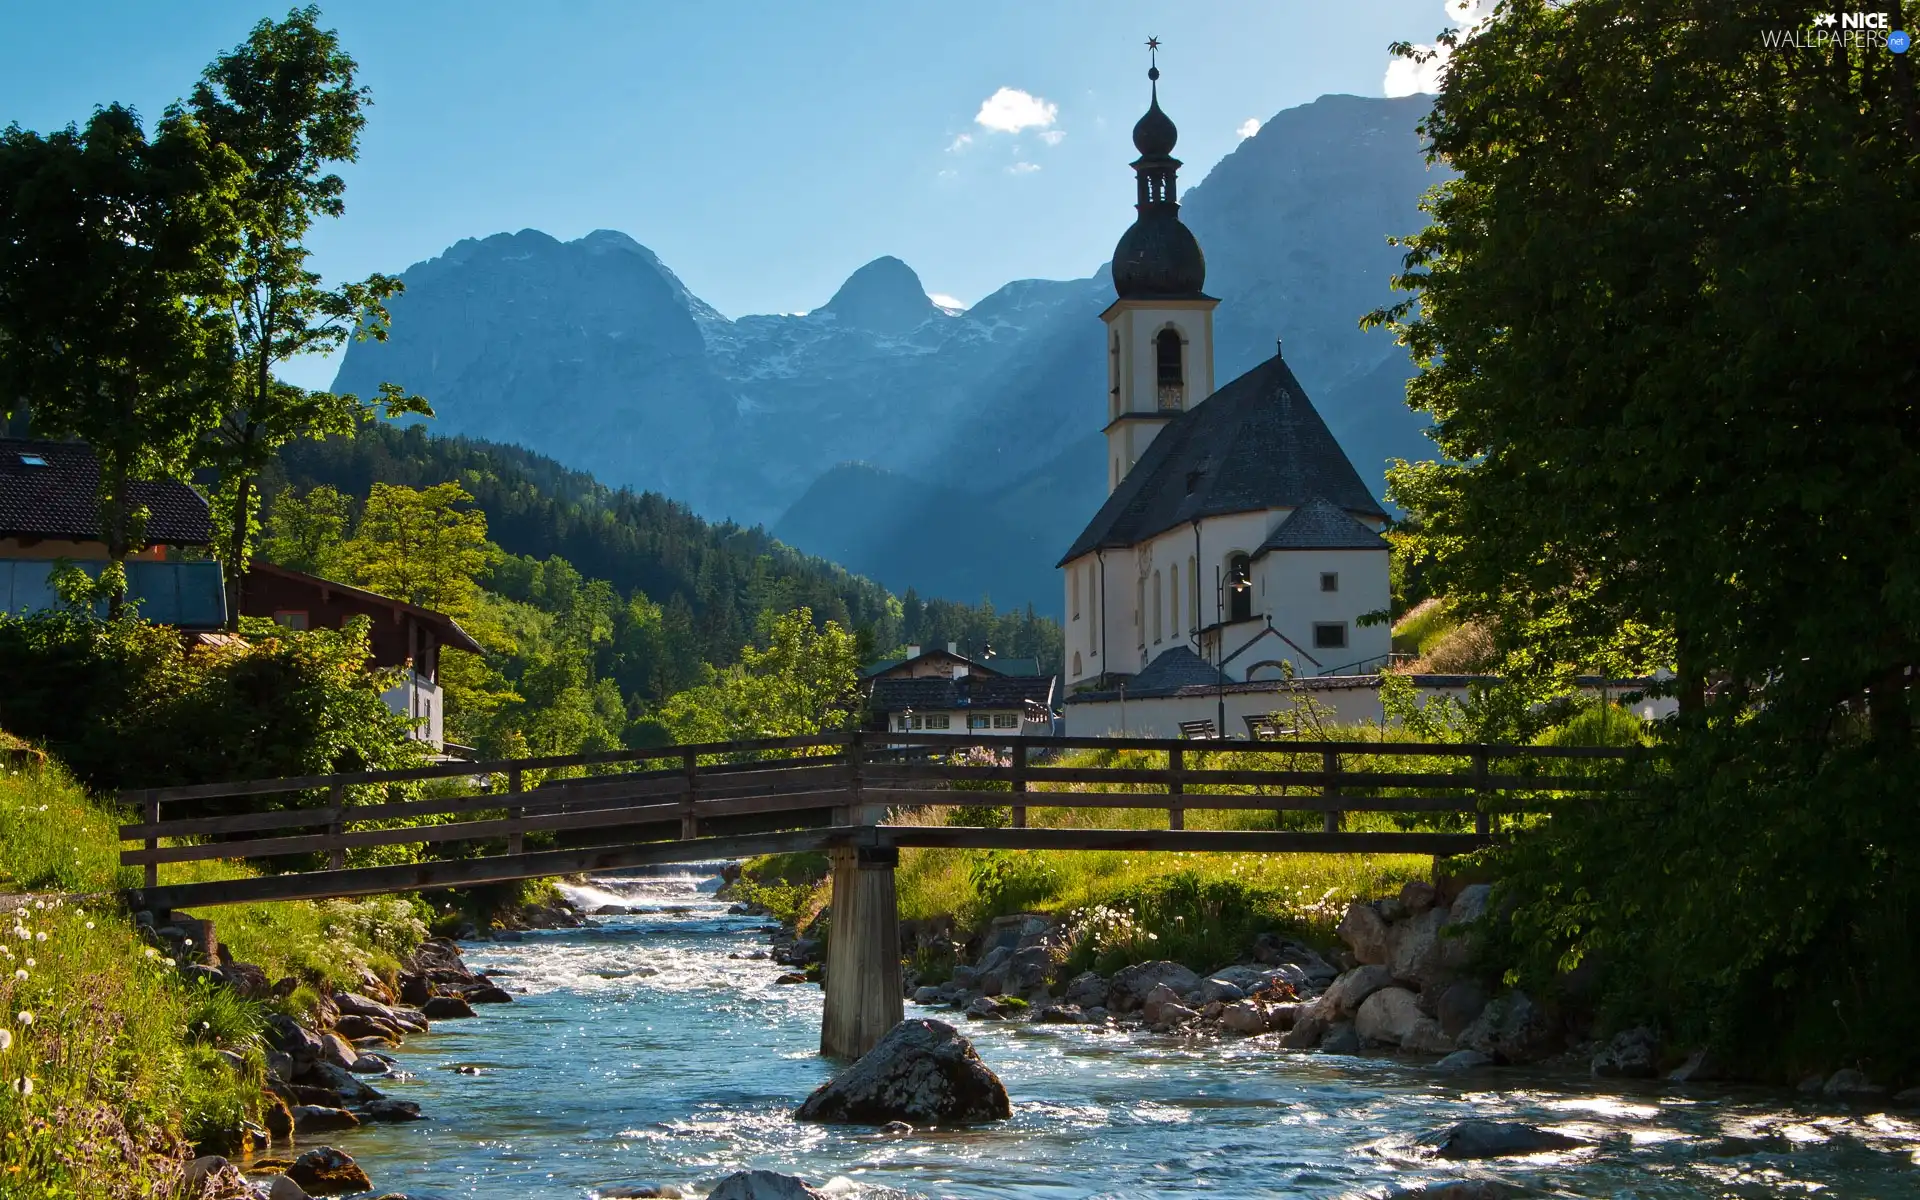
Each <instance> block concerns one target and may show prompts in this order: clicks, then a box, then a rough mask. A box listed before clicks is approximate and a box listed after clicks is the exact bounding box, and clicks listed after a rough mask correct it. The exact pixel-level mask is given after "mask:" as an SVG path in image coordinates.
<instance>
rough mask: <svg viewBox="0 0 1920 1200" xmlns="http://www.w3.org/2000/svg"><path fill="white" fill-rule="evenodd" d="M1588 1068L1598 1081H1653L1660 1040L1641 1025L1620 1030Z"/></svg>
mask: <svg viewBox="0 0 1920 1200" xmlns="http://www.w3.org/2000/svg"><path fill="white" fill-rule="evenodd" d="M1590 1066H1591V1068H1592V1070H1593V1073H1594V1075H1595V1076H1596V1077H1598V1078H1601V1079H1652V1078H1653V1077H1654V1076H1655V1075H1657V1074H1659V1068H1660V1038H1659V1036H1658V1035H1657V1034H1655V1033H1654V1032H1653V1030H1651V1029H1648V1028H1647V1027H1646V1026H1644V1025H1638V1026H1635V1027H1634V1028H1632V1029H1623V1030H1621V1031H1620V1032H1619V1033H1616V1034H1614V1035H1613V1040H1612V1041H1610V1042H1608V1043H1607V1048H1606V1049H1604V1050H1602V1051H1601V1052H1600V1053H1598V1054H1596V1055H1594V1056H1593V1062H1592V1063H1591V1064H1590Z"/></svg>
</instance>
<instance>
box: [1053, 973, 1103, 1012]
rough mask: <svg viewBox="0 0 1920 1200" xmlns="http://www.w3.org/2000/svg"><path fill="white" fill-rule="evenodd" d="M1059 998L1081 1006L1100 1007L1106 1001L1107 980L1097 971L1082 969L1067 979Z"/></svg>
mask: <svg viewBox="0 0 1920 1200" xmlns="http://www.w3.org/2000/svg"><path fill="white" fill-rule="evenodd" d="M1060 998H1061V999H1062V1000H1064V1001H1066V1002H1067V1003H1068V1004H1078V1005H1079V1006H1080V1007H1081V1008H1099V1007H1102V1006H1104V1005H1105V1004H1106V1002H1107V981H1106V980H1105V979H1104V978H1103V977H1101V976H1100V975H1099V974H1098V973H1097V972H1094V971H1082V972H1080V973H1079V974H1078V975H1075V976H1074V977H1073V978H1072V979H1069V980H1068V981H1067V986H1066V990H1065V991H1064V992H1062V993H1061V997H1060Z"/></svg>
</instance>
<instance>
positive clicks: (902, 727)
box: [899, 717, 907, 733]
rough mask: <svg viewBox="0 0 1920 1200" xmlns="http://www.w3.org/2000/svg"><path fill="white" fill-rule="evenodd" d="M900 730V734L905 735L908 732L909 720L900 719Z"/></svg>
mask: <svg viewBox="0 0 1920 1200" xmlns="http://www.w3.org/2000/svg"><path fill="white" fill-rule="evenodd" d="M899 728H900V732H902V733H905V732H906V731H907V719H906V718H905V717H901V718H900V726H899Z"/></svg>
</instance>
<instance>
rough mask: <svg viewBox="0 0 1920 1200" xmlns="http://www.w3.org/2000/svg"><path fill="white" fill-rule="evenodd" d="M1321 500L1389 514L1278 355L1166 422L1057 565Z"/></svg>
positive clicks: (1377, 514)
mask: <svg viewBox="0 0 1920 1200" xmlns="http://www.w3.org/2000/svg"><path fill="white" fill-rule="evenodd" d="M1315 497H1325V498H1326V499H1327V500H1329V501H1331V502H1332V503H1333V504H1334V505H1335V506H1337V507H1339V508H1343V509H1345V510H1347V511H1348V512H1352V513H1361V514H1365V515H1367V516H1374V517H1380V518H1382V519H1384V518H1385V517H1386V515H1387V514H1386V511H1385V510H1384V509H1382V508H1381V507H1380V502H1379V501H1378V500H1375V499H1374V498H1373V493H1372V492H1371V491H1369V490H1368V489H1367V485H1366V484H1365V483H1363V482H1362V481H1361V479H1360V473H1359V472H1357V471H1355V470H1354V469H1353V464H1352V463H1351V462H1349V461H1347V455H1346V452H1345V451H1343V450H1341V449H1340V443H1339V442H1336V441H1334V439H1333V434H1332V432H1330V431H1329V430H1328V429H1327V424H1326V422H1325V421H1322V420H1321V419H1320V414H1319V413H1317V412H1315V411H1314V408H1313V404H1312V403H1311V402H1310V401H1308V399H1307V394H1306V392H1305V391H1303V390H1302V389H1301V387H1300V381H1299V380H1297V379H1295V378H1294V377H1293V372H1292V371H1290V370H1288V369H1287V364H1286V363H1285V362H1284V361H1282V360H1281V358H1280V356H1279V355H1277V354H1276V355H1274V356H1273V357H1272V358H1270V359H1268V360H1267V361H1266V362H1263V363H1261V364H1260V365H1259V366H1257V367H1255V368H1253V370H1251V371H1248V372H1247V373H1246V374H1245V375H1242V376H1241V377H1240V378H1238V379H1236V380H1234V381H1233V382H1232V383H1229V384H1228V385H1226V386H1225V387H1223V388H1221V389H1219V390H1218V391H1216V392H1214V393H1213V395H1211V396H1209V397H1207V398H1206V399H1205V400H1203V401H1201V402H1200V403H1199V404H1196V405H1194V406H1193V407H1192V408H1190V409H1188V410H1187V411H1186V412H1184V413H1181V414H1180V415H1179V416H1177V417H1175V418H1174V419H1173V420H1171V421H1169V422H1167V425H1166V428H1164V429H1162V430H1161V431H1160V434H1159V436H1157V437H1155V438H1154V439H1153V444H1152V445H1151V446H1148V447H1147V452H1146V453H1145V454H1144V455H1142V456H1141V457H1140V461H1139V462H1138V463H1136V464H1134V467H1133V470H1131V471H1129V472H1127V477H1126V478H1125V479H1124V480H1122V481H1121V483H1120V486H1119V487H1118V488H1116V489H1114V493H1113V495H1111V496H1109V497H1107V502H1106V503H1105V504H1103V505H1101V506H1100V511H1099V512H1098V513H1095V514H1094V517H1093V520H1092V521H1091V522H1089V523H1088V525H1087V528H1086V531H1085V532H1083V533H1082V534H1081V535H1080V537H1079V539H1078V540H1076V541H1075V542H1074V543H1073V548H1072V549H1070V550H1068V551H1067V552H1066V554H1065V555H1064V556H1062V557H1061V559H1060V562H1059V564H1058V565H1060V566H1065V565H1066V564H1067V563H1069V562H1071V561H1072V560H1074V559H1076V558H1079V557H1080V556H1081V555H1083V554H1087V553H1090V552H1091V551H1093V550H1096V549H1100V548H1105V547H1113V546H1133V545H1137V544H1139V543H1140V542H1144V541H1146V540H1147V539H1148V538H1150V537H1153V536H1154V535H1155V534H1159V533H1164V532H1166V531H1167V530H1169V529H1172V528H1173V527H1174V526H1176V525H1181V524H1184V523H1185V522H1187V521H1191V520H1193V519H1195V518H1197V517H1213V516H1221V515H1224V514H1226V513H1237V512H1257V511H1259V510H1261V509H1268V508H1300V507H1304V506H1305V505H1306V504H1307V503H1308V502H1309V501H1311V500H1313V499H1314V498H1315Z"/></svg>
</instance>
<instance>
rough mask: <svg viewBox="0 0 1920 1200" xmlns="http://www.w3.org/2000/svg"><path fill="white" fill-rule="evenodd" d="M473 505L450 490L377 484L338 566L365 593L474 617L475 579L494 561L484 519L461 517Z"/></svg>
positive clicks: (456, 488)
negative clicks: (342, 566)
mask: <svg viewBox="0 0 1920 1200" xmlns="http://www.w3.org/2000/svg"><path fill="white" fill-rule="evenodd" d="M472 500H473V497H472V496H470V495H468V494H467V491H466V489H465V488H462V487H461V486H460V485H459V484H457V483H437V484H434V485H433V486H432V487H429V488H425V489H423V490H420V491H415V490H414V489H413V488H408V487H396V486H394V485H392V484H386V483H376V484H374V485H373V489H372V491H371V492H370V493H369V494H368V496H367V507H366V510H365V511H364V512H363V513H362V514H361V516H360V525H359V528H358V529H357V530H356V531H355V532H354V536H353V538H352V539H351V540H350V541H348V542H346V543H345V544H344V545H342V546H341V547H340V554H339V559H340V562H341V563H342V565H344V566H345V567H346V568H347V570H348V571H349V572H350V573H351V574H352V576H353V579H354V582H356V583H359V584H361V585H362V586H364V587H368V588H371V589H372V590H374V591H376V592H379V593H381V594H382V595H386V596H392V597H394V598H395V599H396V600H405V601H407V602H408V603H409V604H418V605H420V606H421V607H423V608H431V609H434V610H435V611H438V612H443V613H446V614H447V615H448V616H450V617H453V618H455V619H456V620H458V619H460V618H462V617H466V616H468V615H469V614H471V613H472V612H473V611H474V606H475V603H476V600H477V597H478V595H479V591H480V585H479V583H478V582H477V580H478V577H479V575H480V573H481V572H482V571H484V570H486V568H487V566H488V564H489V563H491V562H492V561H494V560H495V559H497V558H498V557H499V555H500V551H499V548H498V547H496V546H495V545H494V544H493V543H491V542H489V541H488V540H487V514H486V513H484V512H481V511H480V510H478V509H473V510H471V511H467V510H463V509H461V508H460V507H458V506H460V505H464V504H467V503H469V502H471V501H472Z"/></svg>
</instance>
